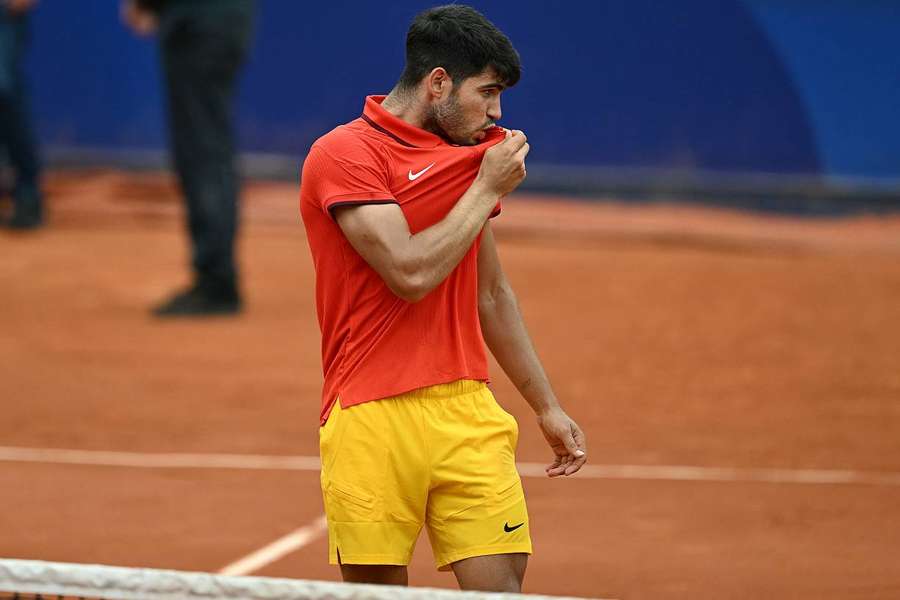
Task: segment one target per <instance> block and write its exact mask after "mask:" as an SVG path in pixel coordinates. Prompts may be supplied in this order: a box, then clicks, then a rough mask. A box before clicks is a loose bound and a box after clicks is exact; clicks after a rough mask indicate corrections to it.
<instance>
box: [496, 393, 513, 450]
mask: <svg viewBox="0 0 900 600" xmlns="http://www.w3.org/2000/svg"><path fill="white" fill-rule="evenodd" d="M494 406H496V407H497V408H496V410H497V413H498V414H499V415H500V416H501V417H502V418H503V420H504V421H506V424H507V425H508V427H509V434H510V440H511V443H512V447H513V450H514V451H515V449H516V446H517V445H518V443H519V422H518V421H516V418H515V417H514V416H512V415H511V414H510V413H509V412H507V411H506V409H505V408H503V407H502V406H500V403H499V402H497V400H496V399H495V400H494Z"/></svg>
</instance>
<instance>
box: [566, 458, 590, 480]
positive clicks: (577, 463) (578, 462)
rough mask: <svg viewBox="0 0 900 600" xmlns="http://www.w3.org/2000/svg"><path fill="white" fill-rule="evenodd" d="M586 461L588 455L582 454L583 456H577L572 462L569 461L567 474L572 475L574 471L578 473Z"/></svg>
mask: <svg viewBox="0 0 900 600" xmlns="http://www.w3.org/2000/svg"><path fill="white" fill-rule="evenodd" d="M586 462H587V456H582V457H581V458H576V459H575V460H573V461H572V462H571V463H569V465H568V466H567V467H566V469H565V474H566V475H572V474H574V473H577V472H578V470H579V469H581V467H583V466H584V463H586Z"/></svg>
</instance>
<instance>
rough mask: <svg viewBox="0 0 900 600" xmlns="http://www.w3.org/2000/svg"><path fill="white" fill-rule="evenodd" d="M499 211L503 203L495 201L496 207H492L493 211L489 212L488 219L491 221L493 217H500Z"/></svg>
mask: <svg viewBox="0 0 900 600" xmlns="http://www.w3.org/2000/svg"><path fill="white" fill-rule="evenodd" d="M501 210H503V201H502V200H497V206H495V207H494V210H492V211H491V215H490V216H489V217H488V218H489V219H493V218H494V217H498V216H500V211H501Z"/></svg>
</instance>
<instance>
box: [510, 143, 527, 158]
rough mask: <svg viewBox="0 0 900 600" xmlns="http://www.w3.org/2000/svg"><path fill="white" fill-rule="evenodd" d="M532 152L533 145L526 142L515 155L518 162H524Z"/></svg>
mask: <svg viewBox="0 0 900 600" xmlns="http://www.w3.org/2000/svg"><path fill="white" fill-rule="evenodd" d="M530 151H531V144H529V143H528V142H525V143H524V144H523V145H522V147H521V148H519V149H518V150H516V153H515V154H514V155H513V156H514V157H515V158H516V160H521V161H524V160H525V157H526V156H528V153H529V152H530Z"/></svg>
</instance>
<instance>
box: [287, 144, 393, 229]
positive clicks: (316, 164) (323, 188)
mask: <svg viewBox="0 0 900 600" xmlns="http://www.w3.org/2000/svg"><path fill="white" fill-rule="evenodd" d="M356 154H359V153H356ZM355 158H356V159H355V160H354V158H344V157H335V156H333V155H332V154H331V153H330V152H328V151H326V150H325V149H323V148H320V147H318V146H313V147H312V149H310V151H309V154H308V155H307V157H306V160H305V161H304V163H303V176H302V179H301V182H300V189H301V196H303V197H305V198H307V200H309V201H311V202H313V203H314V204H316V205H318V206H319V207H320V208H321V209H322V210H324V211H325V212H327V213H328V214H329V215H331V216H332V217H333V214H334V213H333V211H334V209H335V208H337V207H339V206H346V205H358V204H397V200H396V199H395V198H394V195H393V194H392V193H391V191H390V190H389V189H388V185H387V181H386V179H387V176H386V173H385V172H384V169H382V168H380V166H379V165H378V164H377V162H376V161H374V160H359V158H364V157H355Z"/></svg>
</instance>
